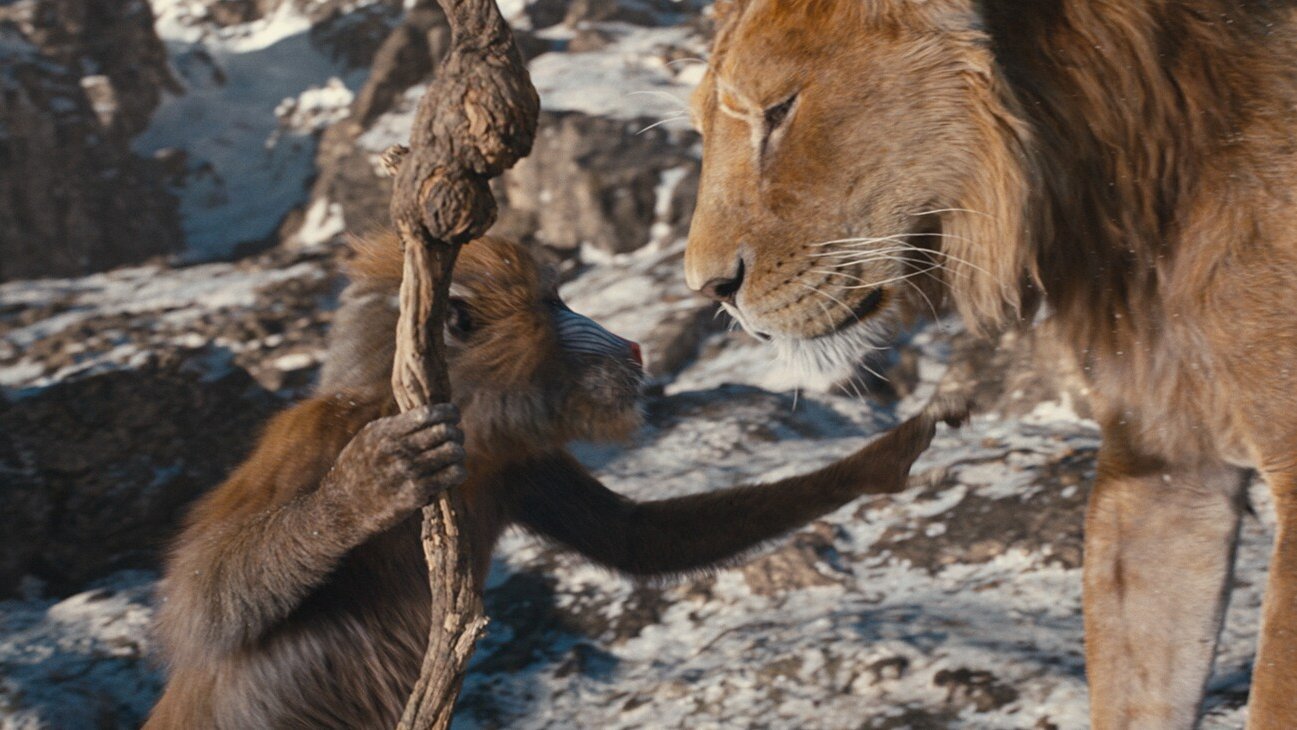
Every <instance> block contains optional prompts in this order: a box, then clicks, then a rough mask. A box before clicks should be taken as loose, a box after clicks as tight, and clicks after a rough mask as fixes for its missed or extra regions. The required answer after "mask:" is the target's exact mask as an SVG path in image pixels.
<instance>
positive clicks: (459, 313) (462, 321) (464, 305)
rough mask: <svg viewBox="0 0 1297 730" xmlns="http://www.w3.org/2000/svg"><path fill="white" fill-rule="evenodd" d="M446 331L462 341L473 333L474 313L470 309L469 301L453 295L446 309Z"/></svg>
mask: <svg viewBox="0 0 1297 730" xmlns="http://www.w3.org/2000/svg"><path fill="white" fill-rule="evenodd" d="M446 331H447V332H449V333H450V335H451V337H454V338H455V339H457V340H460V341H463V340H466V339H468V336H469V335H470V334H472V333H473V315H472V313H470V312H469V311H468V302H465V301H464V300H463V299H459V298H457V297H451V300H450V302H449V306H448V307H447V310H446Z"/></svg>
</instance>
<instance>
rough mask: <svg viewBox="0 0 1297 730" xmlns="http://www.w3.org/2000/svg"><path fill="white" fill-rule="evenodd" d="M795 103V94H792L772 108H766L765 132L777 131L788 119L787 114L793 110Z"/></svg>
mask: <svg viewBox="0 0 1297 730" xmlns="http://www.w3.org/2000/svg"><path fill="white" fill-rule="evenodd" d="M796 102H797V94H793V95H792V96H790V97H788V98H787V99H784V100H783V101H781V102H779V103H778V104H775V105H774V106H769V107H766V111H765V117H766V130H767V131H771V132H772V131H774V130H776V129H778V128H779V127H780V126H781V125H782V124H783V123H784V121H785V120H787V119H788V112H790V111H792V110H793V104H794V103H796Z"/></svg>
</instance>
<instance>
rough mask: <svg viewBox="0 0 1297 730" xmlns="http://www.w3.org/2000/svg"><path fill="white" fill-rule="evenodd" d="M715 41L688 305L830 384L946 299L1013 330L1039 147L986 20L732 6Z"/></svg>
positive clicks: (958, 2) (871, 7)
mask: <svg viewBox="0 0 1297 730" xmlns="http://www.w3.org/2000/svg"><path fill="white" fill-rule="evenodd" d="M717 21H718V30H717V37H716V41H715V45H714V47H713V52H712V57H711V60H710V63H709V68H708V71H707V74H706V76H705V77H704V79H703V81H702V83H701V85H700V86H699V88H698V89H697V91H696V92H695V95H694V99H693V102H692V110H693V114H694V121H695V124H696V125H697V127H698V129H699V130H700V131H701V132H702V134H703V171H702V180H701V184H700V188H699V193H698V205H697V210H696V212H695V214H694V220H693V225H692V229H691V231H690V234H689V245H688V251H687V254H686V257H685V270H686V275H687V278H688V282H689V285H690V286H691V287H693V288H694V289H696V290H699V291H702V292H704V293H706V294H708V295H709V296H712V297H714V298H716V299H718V300H720V301H721V302H722V303H723V304H724V305H725V306H726V308H727V309H728V310H729V311H730V313H731V314H733V315H734V316H735V317H736V318H737V319H738V320H739V321H740V322H741V323H742V324H743V326H744V327H745V328H746V329H747V330H748V331H749V332H752V333H754V334H756V335H757V336H758V337H765V338H769V339H770V340H772V341H774V342H776V343H778V344H780V345H781V348H780V349H781V350H782V351H783V352H784V353H785V354H787V355H790V356H792V358H793V359H794V361H795V362H797V363H798V364H800V365H803V366H809V367H813V368H816V369H818V370H820V371H826V372H833V371H838V370H841V369H842V368H844V367H849V366H851V365H852V364H853V363H854V362H855V361H856V360H857V359H858V358H859V357H860V355H862V354H863V352H864V351H865V350H867V349H868V348H869V347H870V346H871V344H872V341H873V340H875V338H879V337H882V336H885V335H886V334H887V333H888V331H889V330H890V329H891V327H889V325H890V324H892V323H895V322H896V321H898V319H901V318H903V317H905V316H907V315H909V314H912V313H915V312H916V311H918V310H919V309H920V308H921V309H923V310H926V309H927V308H928V306H929V304H930V303H931V301H929V300H936V299H938V298H941V297H943V296H946V295H947V294H948V295H949V296H950V298H951V300H952V301H953V302H954V304H955V306H956V307H957V308H958V309H959V311H960V312H961V313H962V314H963V315H964V317H965V319H966V320H967V321H968V323H969V324H970V325H971V326H972V327H974V328H978V327H982V326H984V325H987V324H991V323H995V322H998V321H1000V320H1002V319H1004V318H1005V317H1006V316H1008V315H1010V314H1011V313H1014V312H1016V311H1017V310H1018V308H1019V305H1020V301H1019V300H1020V296H1021V284H1022V282H1023V281H1024V278H1025V277H1028V276H1030V274H1031V267H1032V263H1031V252H1030V246H1029V243H1028V242H1029V232H1028V230H1027V228H1028V226H1027V224H1026V222H1025V221H1026V210H1027V208H1028V206H1029V200H1028V197H1029V191H1030V189H1031V188H1032V185H1031V178H1032V175H1031V172H1030V170H1031V167H1032V165H1031V162H1030V155H1029V152H1028V149H1029V146H1028V145H1029V139H1028V137H1029V133H1028V130H1027V128H1026V125H1025V124H1024V123H1023V122H1022V121H1021V116H1020V115H1019V114H1018V113H1017V111H1016V104H1015V102H1014V100H1013V99H1012V97H1011V95H1010V92H1009V90H1008V86H1007V84H1006V83H1005V81H1004V80H1003V79H1002V78H1001V75H1000V71H999V70H998V69H997V67H996V64H995V60H994V57H993V55H992V50H991V47H990V39H989V38H988V37H987V35H986V34H985V33H984V32H983V31H982V30H981V29H980V22H979V18H978V16H977V14H976V11H975V9H974V3H973V2H972V0H735V1H734V2H729V3H726V4H723V5H721V6H719V7H718V8H717Z"/></svg>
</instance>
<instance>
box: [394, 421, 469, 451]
mask: <svg viewBox="0 0 1297 730" xmlns="http://www.w3.org/2000/svg"><path fill="white" fill-rule="evenodd" d="M404 443H405V446H406V448H408V449H410V450H411V451H414V452H416V453H417V452H422V451H427V450H428V449H432V448H435V447H437V446H440V445H442V444H446V443H456V444H462V443H464V431H463V430H461V429H460V428H459V427H458V426H456V425H454V424H450V423H436V424H433V425H431V426H428V427H427V428H424V429H422V430H419V431H415V432H414V433H412V434H410V435H409V436H406V437H405V439H404Z"/></svg>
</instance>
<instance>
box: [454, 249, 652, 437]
mask: <svg viewBox="0 0 1297 730" xmlns="http://www.w3.org/2000/svg"><path fill="white" fill-rule="evenodd" d="M446 341H447V343H448V349H449V355H450V362H449V365H450V369H451V382H452V383H454V384H455V399H456V401H457V402H458V403H459V404H460V406H461V408H462V409H463V410H464V421H465V423H467V424H469V425H470V432H469V434H468V438H469V439H470V440H474V433H473V432H474V431H478V432H479V434H478V439H480V440H479V441H478V443H506V444H510V445H511V446H512V447H514V448H523V447H538V448H547V447H549V446H553V445H557V444H561V443H563V442H565V441H569V440H571V439H587V440H594V441H607V440H615V439H619V438H624V437H626V436H627V435H629V434H630V433H631V432H632V431H634V430H635V429H636V428H637V427H638V426H639V423H640V414H639V408H638V396H639V387H640V383H641V380H642V378H643V369H642V365H641V359H640V350H639V345H637V344H635V343H634V342H631V341H630V340H627V339H624V338H622V337H618V336H617V335H615V334H613V333H611V332H609V331H608V330H606V329H604V328H603V327H601V326H600V325H599V324H598V323H596V322H595V321H594V320H592V319H590V318H588V317H585V316H582V315H580V314H577V313H576V312H573V311H572V310H571V309H570V308H568V306H567V305H566V304H565V303H564V302H563V300H562V299H561V298H559V296H558V292H557V280H556V277H555V276H554V274H553V272H552V271H550V270H549V269H548V268H547V267H544V266H542V265H541V264H539V263H538V262H537V260H536V258H535V257H534V255H533V254H532V253H531V252H530V251H529V250H528V249H526V248H525V247H523V246H521V245H519V244H516V243H513V242H509V241H505V240H502V239H497V238H483V239H480V240H478V241H475V242H473V243H471V244H469V245H467V246H465V247H464V249H463V251H462V252H461V254H460V260H459V263H458V264H457V265H456V267H455V278H454V282H453V285H452V287H451V306H450V312H449V315H448V318H447V322H446ZM470 446H471V444H470Z"/></svg>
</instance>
